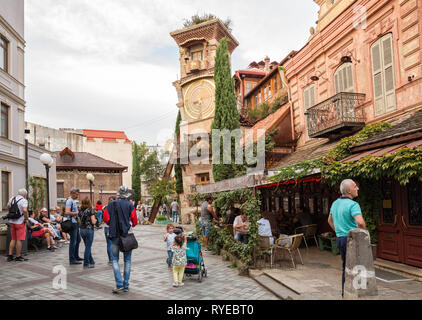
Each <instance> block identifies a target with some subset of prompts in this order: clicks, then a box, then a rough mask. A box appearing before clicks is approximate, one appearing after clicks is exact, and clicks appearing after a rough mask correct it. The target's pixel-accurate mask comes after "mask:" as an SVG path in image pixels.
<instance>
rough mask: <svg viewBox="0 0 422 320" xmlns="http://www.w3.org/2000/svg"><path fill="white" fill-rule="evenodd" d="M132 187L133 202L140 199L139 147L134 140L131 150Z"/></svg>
mask: <svg viewBox="0 0 422 320" xmlns="http://www.w3.org/2000/svg"><path fill="white" fill-rule="evenodd" d="M132 167H133V170H132V188H133V191H134V193H135V195H134V197H135V199H134V200H135V203H138V201H139V200H141V197H142V194H141V162H140V161H139V147H138V144H137V143H136V142H133V151H132Z"/></svg>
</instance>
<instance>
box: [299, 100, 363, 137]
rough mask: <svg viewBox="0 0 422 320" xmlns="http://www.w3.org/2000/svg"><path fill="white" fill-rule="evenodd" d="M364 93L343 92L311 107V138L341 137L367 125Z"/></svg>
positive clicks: (308, 114)
mask: <svg viewBox="0 0 422 320" xmlns="http://www.w3.org/2000/svg"><path fill="white" fill-rule="evenodd" d="M364 101H365V94H363V93H349V92H341V93H338V94H336V95H335V96H333V97H331V98H329V99H327V100H325V101H323V102H321V103H319V104H317V105H315V106H313V107H311V108H309V109H308V110H307V112H306V113H305V115H306V117H307V125H308V134H309V137H311V138H329V139H334V138H340V137H342V136H345V135H349V134H352V133H354V132H357V131H359V130H360V129H362V128H363V127H364V126H365V116H364V113H363V110H362V109H357V107H359V106H360V105H361V104H362V103H363V102H364Z"/></svg>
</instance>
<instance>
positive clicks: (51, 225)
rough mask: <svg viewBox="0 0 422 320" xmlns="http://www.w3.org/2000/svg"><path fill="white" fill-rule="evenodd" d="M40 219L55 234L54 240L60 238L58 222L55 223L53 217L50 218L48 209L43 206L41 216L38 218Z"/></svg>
mask: <svg viewBox="0 0 422 320" xmlns="http://www.w3.org/2000/svg"><path fill="white" fill-rule="evenodd" d="M38 221H39V222H40V223H41V224H43V225H44V226H45V227H47V228H49V229H50V231H51V232H52V233H53V234H54V237H53V238H54V240H60V231H59V230H58V229H57V224H56V223H54V222H53V221H52V219H51V215H50V219H49V218H48V215H47V209H46V208H42V209H41V212H40V217H39V218H38Z"/></svg>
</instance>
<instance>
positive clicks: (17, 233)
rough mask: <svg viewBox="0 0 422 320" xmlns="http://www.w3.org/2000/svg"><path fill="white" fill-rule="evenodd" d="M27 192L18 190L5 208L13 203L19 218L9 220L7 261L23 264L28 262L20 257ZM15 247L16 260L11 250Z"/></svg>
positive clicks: (25, 220)
mask: <svg viewBox="0 0 422 320" xmlns="http://www.w3.org/2000/svg"><path fill="white" fill-rule="evenodd" d="M27 195H28V192H27V191H26V189H20V190H19V191H18V195H17V196H16V197H13V198H11V199H10V200H9V202H8V203H7V206H6V210H9V208H11V207H12V204H13V203H16V204H17V206H18V208H19V212H20V214H21V216H20V217H19V218H17V219H9V228H10V234H11V238H12V240H11V241H10V244H9V255H8V256H7V261H8V262H11V261H18V262H24V261H28V259H25V258H24V257H22V256H21V250H22V241H24V240H25V238H26V223H27V222H28V200H26V197H27ZM15 246H16V258H13V250H14V249H15Z"/></svg>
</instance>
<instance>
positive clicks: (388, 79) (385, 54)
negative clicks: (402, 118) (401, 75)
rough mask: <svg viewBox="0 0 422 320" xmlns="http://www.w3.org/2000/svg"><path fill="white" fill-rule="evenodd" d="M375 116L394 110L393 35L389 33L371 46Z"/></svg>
mask: <svg viewBox="0 0 422 320" xmlns="http://www.w3.org/2000/svg"><path fill="white" fill-rule="evenodd" d="M371 59H372V81H373V86H374V112H375V116H380V115H383V114H385V113H388V112H391V111H394V110H396V91H395V85H394V83H395V75H394V52H393V37H392V35H391V33H389V34H387V35H385V36H383V37H382V38H380V39H379V40H377V41H376V42H375V43H374V44H373V45H372V47H371Z"/></svg>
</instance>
